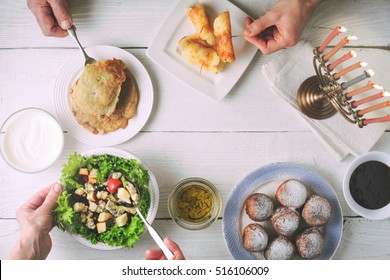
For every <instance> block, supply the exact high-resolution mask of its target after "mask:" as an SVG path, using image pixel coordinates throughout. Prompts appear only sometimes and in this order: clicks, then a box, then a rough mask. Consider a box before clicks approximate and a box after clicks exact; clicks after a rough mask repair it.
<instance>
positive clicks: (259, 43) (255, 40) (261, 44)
mask: <svg viewBox="0 0 390 280" xmlns="http://www.w3.org/2000/svg"><path fill="white" fill-rule="evenodd" d="M244 39H245V40H247V41H248V42H249V43H251V44H252V45H254V46H255V47H257V48H258V49H259V50H260V51H261V52H262V53H264V54H266V53H265V52H266V48H267V43H266V42H265V40H264V39H263V38H262V37H256V36H250V37H244Z"/></svg>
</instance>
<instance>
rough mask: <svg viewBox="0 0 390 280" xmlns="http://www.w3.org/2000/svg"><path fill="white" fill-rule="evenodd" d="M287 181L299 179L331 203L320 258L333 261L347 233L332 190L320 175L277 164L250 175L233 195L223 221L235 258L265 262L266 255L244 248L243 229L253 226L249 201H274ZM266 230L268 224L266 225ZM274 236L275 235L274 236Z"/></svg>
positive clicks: (285, 164)
mask: <svg viewBox="0 0 390 280" xmlns="http://www.w3.org/2000/svg"><path fill="white" fill-rule="evenodd" d="M287 179H296V180H298V181H300V182H301V183H303V184H304V185H305V186H306V187H308V188H309V189H310V190H311V191H312V192H313V193H316V194H318V195H320V196H322V197H324V198H326V199H327V200H328V201H329V204H330V205H331V207H332V214H331V216H330V218H329V220H328V222H327V223H326V225H325V226H323V227H322V228H321V232H322V234H323V236H324V252H323V253H322V254H321V256H319V257H318V258H316V259H323V260H327V259H331V258H332V256H333V255H334V253H335V252H336V249H337V247H338V245H339V243H340V240H341V235H342V231H343V215H342V212H341V207H340V204H339V201H338V199H337V196H336V194H335V192H334V190H333V189H332V187H331V186H330V185H329V184H328V183H327V182H326V181H325V179H323V178H322V177H321V176H319V175H318V174H317V173H315V172H313V171H311V170H310V169H307V168H305V167H303V166H300V165H297V164H293V163H274V164H270V165H266V166H264V167H261V168H259V169H257V170H255V171H253V172H251V173H250V174H248V175H247V176H246V177H245V178H244V179H243V180H242V181H241V182H239V183H238V184H237V185H236V186H235V187H234V189H233V190H232V192H231V193H230V195H229V198H228V201H227V204H226V207H225V213H224V218H223V233H224V237H225V242H226V245H227V247H228V249H229V251H230V253H231V254H232V256H233V257H234V258H235V259H246V260H250V259H262V258H263V255H262V253H258V254H251V253H250V252H249V251H247V250H246V249H245V248H244V247H243V245H242V232H243V228H244V227H245V226H246V225H247V224H249V223H253V221H252V220H250V219H249V217H248V216H247V215H246V213H245V209H244V208H245V206H244V204H245V199H246V198H247V197H248V196H249V195H250V194H252V193H255V192H261V193H264V194H266V195H268V196H270V197H271V198H274V196H275V190H276V189H277V187H278V186H279V185H280V184H281V183H282V182H284V181H285V180H287ZM262 224H263V225H264V226H265V227H266V229H267V228H270V226H269V224H268V222H263V223H262ZM268 232H270V231H268ZM271 237H272V236H271Z"/></svg>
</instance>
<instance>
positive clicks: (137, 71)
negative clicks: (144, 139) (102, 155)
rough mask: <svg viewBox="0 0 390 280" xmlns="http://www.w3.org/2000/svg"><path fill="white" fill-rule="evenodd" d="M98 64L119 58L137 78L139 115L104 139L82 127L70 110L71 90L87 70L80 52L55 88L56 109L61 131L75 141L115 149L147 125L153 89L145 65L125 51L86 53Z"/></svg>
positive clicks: (96, 48) (105, 48) (107, 48)
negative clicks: (123, 127) (101, 61)
mask: <svg viewBox="0 0 390 280" xmlns="http://www.w3.org/2000/svg"><path fill="white" fill-rule="evenodd" d="M85 50H86V52H87V53H88V55H90V56H91V57H93V58H95V59H96V60H102V59H112V58H118V59H121V60H122V61H123V62H125V63H126V64H127V66H128V69H129V71H130V72H131V73H132V74H133V75H134V78H135V80H136V81H137V84H138V88H139V102H138V107H137V114H136V115H135V116H134V117H133V118H132V119H130V120H129V122H128V125H127V127H126V128H125V129H118V130H116V131H114V132H111V133H107V134H104V135H95V134H93V133H91V132H89V131H88V130H86V129H85V128H84V127H82V126H81V125H79V124H78V123H77V121H76V118H75V117H74V115H73V113H72V110H71V106H70V95H69V92H70V88H71V86H72V85H73V84H74V82H75V81H76V80H77V79H78V78H79V77H80V75H81V73H82V71H83V69H84V58H83V56H82V54H81V52H80V51H77V52H75V54H74V55H73V56H72V57H71V58H70V59H69V60H68V61H67V62H66V63H65V65H64V66H63V67H62V68H61V70H60V72H59V73H58V76H57V79H56V81H55V84H54V106H55V109H56V112H57V119H58V121H59V122H61V124H62V127H63V128H64V129H66V130H67V131H68V132H69V133H70V134H71V135H72V136H73V137H74V138H76V139H77V140H79V141H81V142H84V143H86V144H89V145H93V146H115V145H118V144H121V143H123V142H125V141H127V140H129V139H130V138H131V137H133V136H135V135H136V134H137V133H138V132H139V131H140V130H141V129H142V127H143V126H144V125H145V123H146V121H147V120H148V118H149V116H150V113H151V111H152V107H153V98H154V96H153V85H152V81H151V79H150V76H149V74H148V72H147V71H146V69H145V67H144V66H143V65H142V63H141V62H140V61H139V60H138V59H137V58H136V57H135V56H133V55H132V54H130V53H128V52H127V51H125V50H122V49H120V48H117V47H112V46H94V47H89V48H86V49H85Z"/></svg>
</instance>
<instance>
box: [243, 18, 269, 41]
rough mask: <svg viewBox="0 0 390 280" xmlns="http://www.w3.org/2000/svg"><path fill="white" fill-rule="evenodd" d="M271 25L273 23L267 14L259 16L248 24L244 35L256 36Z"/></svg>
mask: <svg viewBox="0 0 390 280" xmlns="http://www.w3.org/2000/svg"><path fill="white" fill-rule="evenodd" d="M271 25H272V24H270V22H269V20H268V17H267V15H265V16H262V17H259V18H258V19H256V20H254V21H253V22H252V23H251V24H249V25H247V26H246V28H245V29H244V36H249V37H250V36H256V35H258V34H260V33H261V32H262V31H263V30H265V29H267V28H268V27H269V26H271Z"/></svg>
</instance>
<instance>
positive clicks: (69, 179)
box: [53, 153, 150, 247]
mask: <svg viewBox="0 0 390 280" xmlns="http://www.w3.org/2000/svg"><path fill="white" fill-rule="evenodd" d="M80 168H87V169H88V170H91V169H92V168H96V169H97V170H98V172H97V183H98V184H101V183H103V182H105V181H106V180H107V178H108V176H109V175H110V174H111V173H113V172H121V173H122V174H124V175H125V176H126V177H127V178H129V179H130V180H131V181H132V182H134V183H136V184H137V185H138V186H139V188H140V192H141V201H140V204H139V208H140V210H141V212H142V213H143V214H144V216H145V217H146V216H147V212H148V209H149V207H150V194H149V190H148V188H147V186H148V184H149V174H148V172H147V170H145V169H143V168H142V167H141V166H140V165H139V164H138V162H137V160H134V159H130V160H128V159H124V158H120V157H115V156H111V155H107V154H104V155H98V156H97V155H92V156H89V157H84V156H82V155H80V154H77V153H74V154H72V155H70V156H69V159H68V162H67V163H66V164H64V168H63V169H62V171H61V179H60V181H61V183H62V184H63V185H64V186H65V189H64V191H63V193H62V194H61V195H60V196H59V198H58V200H57V206H56V208H55V209H54V210H53V215H54V216H55V218H56V220H57V226H58V228H60V229H61V230H63V231H65V230H66V231H68V232H69V233H71V234H79V235H81V236H82V237H83V238H85V239H87V240H89V241H90V242H91V243H92V244H96V243H98V242H103V243H105V244H107V245H110V246H123V247H132V246H133V245H134V244H135V243H136V242H138V241H139V240H140V236H141V235H142V233H143V232H144V225H143V222H142V220H141V218H139V217H138V216H137V215H135V216H132V217H131V219H129V220H130V222H129V224H127V225H126V226H123V227H118V226H117V225H116V224H114V225H113V226H111V227H109V228H108V229H107V230H106V231H105V232H103V233H101V234H98V233H97V231H96V230H91V229H89V228H87V227H86V225H85V224H84V223H82V222H81V220H80V214H79V213H76V212H74V210H73V205H74V203H75V202H76V200H75V196H74V195H73V193H74V191H75V190H76V189H77V188H80V187H84V179H83V178H82V176H80V175H79V170H80Z"/></svg>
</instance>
